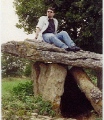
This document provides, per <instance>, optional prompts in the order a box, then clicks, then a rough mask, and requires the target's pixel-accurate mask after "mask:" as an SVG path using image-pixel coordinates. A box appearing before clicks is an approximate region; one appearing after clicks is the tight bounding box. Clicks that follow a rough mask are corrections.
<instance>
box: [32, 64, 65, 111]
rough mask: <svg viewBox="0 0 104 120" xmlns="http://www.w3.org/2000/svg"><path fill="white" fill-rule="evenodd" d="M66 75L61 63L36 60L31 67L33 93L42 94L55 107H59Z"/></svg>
mask: <svg viewBox="0 0 104 120" xmlns="http://www.w3.org/2000/svg"><path fill="white" fill-rule="evenodd" d="M66 75H67V69H66V68H65V66H63V65H59V64H53V63H52V64H45V63H40V62H36V63H35V64H34V65H33V69H32V76H33V78H32V79H33V80H34V95H42V97H43V99H45V100H47V101H51V102H52V103H53V107H54V108H55V109H57V108H59V107H60V100H61V96H62V94H63V92H64V82H65V78H66Z"/></svg>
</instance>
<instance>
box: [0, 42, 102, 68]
mask: <svg viewBox="0 0 104 120" xmlns="http://www.w3.org/2000/svg"><path fill="white" fill-rule="evenodd" d="M1 51H2V52H4V53H9V54H12V55H15V56H19V57H23V58H26V59H29V60H32V61H41V62H45V63H48V62H52V63H62V64H66V65H70V66H78V67H85V68H92V69H101V68H102V55H101V54H96V53H93V52H89V51H83V50H81V51H78V52H66V51H65V50H64V49H62V48H58V47H55V46H54V45H50V44H48V43H45V42H36V41H32V40H25V41H21V42H16V41H11V42H8V43H5V44H2V47H1Z"/></svg>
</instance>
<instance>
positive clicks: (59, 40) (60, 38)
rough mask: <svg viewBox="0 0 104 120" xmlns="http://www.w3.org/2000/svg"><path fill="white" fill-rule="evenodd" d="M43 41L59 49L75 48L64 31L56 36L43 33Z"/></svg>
mask: <svg viewBox="0 0 104 120" xmlns="http://www.w3.org/2000/svg"><path fill="white" fill-rule="evenodd" d="M43 40H44V41H45V42H47V43H50V44H54V45H55V46H57V47H60V48H68V47H69V48H70V47H72V46H75V43H74V42H73V40H71V38H70V36H69V35H68V33H67V32H66V31H61V32H60V33H57V34H53V33H45V34H43Z"/></svg>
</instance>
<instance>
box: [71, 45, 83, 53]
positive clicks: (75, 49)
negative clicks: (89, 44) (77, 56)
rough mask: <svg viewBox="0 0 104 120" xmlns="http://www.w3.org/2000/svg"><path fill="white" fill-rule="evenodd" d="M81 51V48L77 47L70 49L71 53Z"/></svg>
mask: <svg viewBox="0 0 104 120" xmlns="http://www.w3.org/2000/svg"><path fill="white" fill-rule="evenodd" d="M79 50H81V48H80V47H77V46H72V47H71V48H70V51H73V52H76V51H79Z"/></svg>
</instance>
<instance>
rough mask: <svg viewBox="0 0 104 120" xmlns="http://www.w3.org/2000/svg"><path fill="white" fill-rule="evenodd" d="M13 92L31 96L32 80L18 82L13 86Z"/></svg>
mask: <svg viewBox="0 0 104 120" xmlns="http://www.w3.org/2000/svg"><path fill="white" fill-rule="evenodd" d="M13 93H14V94H15V95H16V96H21V97H22V96H32V95H34V93H33V82H32V81H30V82H25V83H19V84H18V86H16V87H14V88H13Z"/></svg>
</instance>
